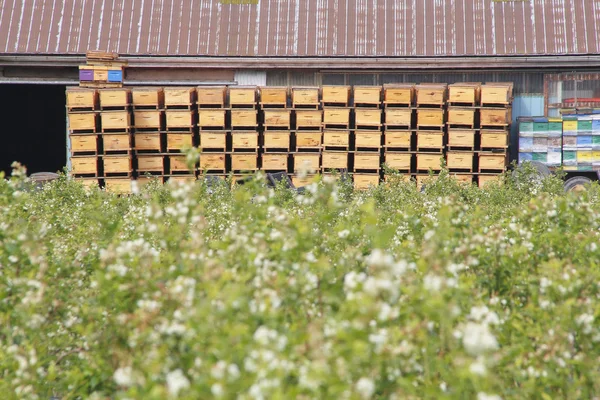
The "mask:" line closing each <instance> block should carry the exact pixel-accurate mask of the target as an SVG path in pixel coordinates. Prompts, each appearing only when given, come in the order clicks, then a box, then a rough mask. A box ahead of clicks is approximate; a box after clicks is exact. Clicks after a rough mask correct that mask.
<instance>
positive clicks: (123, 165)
mask: <svg viewBox="0 0 600 400" xmlns="http://www.w3.org/2000/svg"><path fill="white" fill-rule="evenodd" d="M102 163H103V164H104V173H105V174H116V173H129V172H131V170H132V168H131V156H130V155H129V154H124V155H109V156H104V157H103V158H102Z"/></svg>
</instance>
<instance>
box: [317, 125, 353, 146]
mask: <svg viewBox="0 0 600 400" xmlns="http://www.w3.org/2000/svg"><path fill="white" fill-rule="evenodd" d="M349 145H350V132H349V131H345V130H332V129H324V130H323V146H332V147H345V148H348V146H349Z"/></svg>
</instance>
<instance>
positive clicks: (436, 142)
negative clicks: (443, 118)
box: [417, 131, 444, 149]
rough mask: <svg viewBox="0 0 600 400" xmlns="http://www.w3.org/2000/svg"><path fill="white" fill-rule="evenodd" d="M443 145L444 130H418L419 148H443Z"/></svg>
mask: <svg viewBox="0 0 600 400" xmlns="http://www.w3.org/2000/svg"><path fill="white" fill-rule="evenodd" d="M443 147H444V133H443V132H431V131H417V148H419V149H422V148H429V149H441V148H443Z"/></svg>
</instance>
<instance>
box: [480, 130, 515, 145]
mask: <svg viewBox="0 0 600 400" xmlns="http://www.w3.org/2000/svg"><path fill="white" fill-rule="evenodd" d="M508 135H509V134H508V132H507V131H494V130H487V129H482V130H481V136H480V137H481V148H494V149H499V148H506V147H508Z"/></svg>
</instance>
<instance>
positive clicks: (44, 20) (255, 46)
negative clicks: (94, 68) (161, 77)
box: [0, 0, 600, 57]
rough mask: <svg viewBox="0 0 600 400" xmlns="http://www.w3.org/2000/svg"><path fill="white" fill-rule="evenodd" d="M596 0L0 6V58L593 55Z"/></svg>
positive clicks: (17, 0)
mask: <svg viewBox="0 0 600 400" xmlns="http://www.w3.org/2000/svg"><path fill="white" fill-rule="evenodd" d="M598 32H600V0H528V1H524V0H515V1H493V0H258V4H256V5H252V4H245V5H239V4H220V1H218V0H180V1H177V0H171V1H168V0H2V1H0V54H1V53H7V54H84V53H85V52H86V51H87V50H88V49H99V50H106V51H114V52H118V53H120V54H124V55H171V56H188V55H190V56H191V55H194V56H202V55H208V56H249V57H257V56H281V57H296V56H297V57H303V56H306V57H308V56H310V57H319V56H348V57H352V56H360V57H363V56H364V57H376V56H377V57H418V56H428V57H435V56H440V57H441V56H471V55H478V56H479V55H481V56H504V55H509V56H510V55H526V54H529V55H552V54H593V53H600V39H599V37H598V36H599V35H598Z"/></svg>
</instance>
